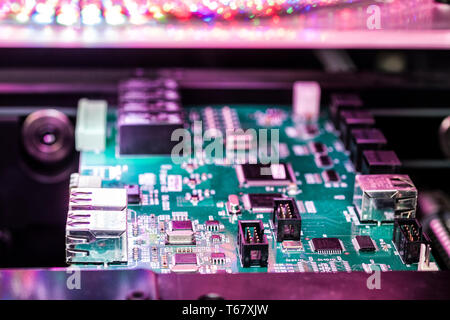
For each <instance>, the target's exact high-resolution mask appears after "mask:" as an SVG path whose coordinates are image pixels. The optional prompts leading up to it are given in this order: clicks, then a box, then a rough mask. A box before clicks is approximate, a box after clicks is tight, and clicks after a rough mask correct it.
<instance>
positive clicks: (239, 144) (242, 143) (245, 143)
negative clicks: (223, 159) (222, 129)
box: [225, 131, 257, 150]
mask: <svg viewBox="0 0 450 320" xmlns="http://www.w3.org/2000/svg"><path fill="white" fill-rule="evenodd" d="M256 140H257V139H256V133H255V135H253V134H251V133H246V132H239V131H233V132H228V133H227V134H226V143H225V146H226V148H227V149H231V150H251V149H252V147H253V143H255V141H256Z"/></svg>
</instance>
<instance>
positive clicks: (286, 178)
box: [236, 163, 296, 187]
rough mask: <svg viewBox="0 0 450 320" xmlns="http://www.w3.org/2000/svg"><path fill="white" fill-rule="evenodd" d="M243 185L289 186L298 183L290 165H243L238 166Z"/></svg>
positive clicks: (237, 171)
mask: <svg viewBox="0 0 450 320" xmlns="http://www.w3.org/2000/svg"><path fill="white" fill-rule="evenodd" d="M236 174H237V177H238V180H239V183H240V184H241V185H247V186H250V187H252V186H255V187H256V186H287V185H289V184H290V183H296V179H295V174H294V171H293V170H292V166H291V165H290V164H289V163H272V164H242V165H238V166H236Z"/></svg>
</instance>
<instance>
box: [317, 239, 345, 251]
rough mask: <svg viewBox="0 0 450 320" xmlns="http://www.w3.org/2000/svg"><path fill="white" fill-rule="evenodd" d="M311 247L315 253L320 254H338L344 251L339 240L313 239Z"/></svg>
mask: <svg viewBox="0 0 450 320" xmlns="http://www.w3.org/2000/svg"><path fill="white" fill-rule="evenodd" d="M311 246H312V249H313V250H314V252H318V253H328V254H338V253H341V252H342V250H343V248H342V244H341V240H339V239H338V238H313V239H311Z"/></svg>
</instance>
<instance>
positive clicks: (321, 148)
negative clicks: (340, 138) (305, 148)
mask: <svg viewBox="0 0 450 320" xmlns="http://www.w3.org/2000/svg"><path fill="white" fill-rule="evenodd" d="M309 147H310V149H311V152H313V153H317V154H327V146H326V145H324V144H323V143H321V142H311V143H310V144H309Z"/></svg>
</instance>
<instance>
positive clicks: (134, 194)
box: [125, 184, 141, 204]
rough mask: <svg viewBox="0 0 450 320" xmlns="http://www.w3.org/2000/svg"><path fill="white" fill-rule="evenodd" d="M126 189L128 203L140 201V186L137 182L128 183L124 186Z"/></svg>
mask: <svg viewBox="0 0 450 320" xmlns="http://www.w3.org/2000/svg"><path fill="white" fill-rule="evenodd" d="M125 189H126V190H127V199H128V204H139V202H140V201H141V195H140V188H139V185H137V184H129V185H126V186H125Z"/></svg>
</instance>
